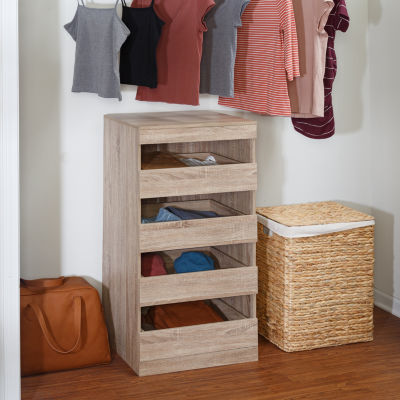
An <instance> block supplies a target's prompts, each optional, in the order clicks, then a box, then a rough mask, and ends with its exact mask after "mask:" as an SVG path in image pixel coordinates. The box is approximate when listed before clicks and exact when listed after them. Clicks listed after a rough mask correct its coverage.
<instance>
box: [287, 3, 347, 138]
mask: <svg viewBox="0 0 400 400" xmlns="http://www.w3.org/2000/svg"><path fill="white" fill-rule="evenodd" d="M334 1H335V6H334V7H333V9H332V11H331V13H330V15H329V18H328V21H327V23H326V25H325V30H326V32H327V33H328V35H329V38H328V48H327V51H326V66H325V77H324V88H325V115H324V116H323V117H320V118H292V122H293V126H294V129H296V131H297V132H300V133H301V134H302V135H304V136H307V137H309V138H312V139H327V138H329V137H331V136H333V134H334V133H335V118H334V115H333V104H332V88H333V82H334V80H335V77H336V71H337V63H336V53H335V36H336V31H338V30H340V31H342V32H346V31H347V29H348V27H349V22H350V18H349V14H348V12H347V8H346V1H345V0H334Z"/></svg>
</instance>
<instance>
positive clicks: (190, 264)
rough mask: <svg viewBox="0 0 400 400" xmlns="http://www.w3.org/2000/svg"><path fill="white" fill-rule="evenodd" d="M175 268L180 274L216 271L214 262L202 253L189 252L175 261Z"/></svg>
mask: <svg viewBox="0 0 400 400" xmlns="http://www.w3.org/2000/svg"><path fill="white" fill-rule="evenodd" d="M174 268H175V271H176V272H177V273H178V274H182V273H186V272H199V271H210V270H213V269H214V260H213V259H212V258H211V257H209V256H208V255H207V254H204V253H202V252H200V251H187V252H185V253H182V255H181V256H180V257H178V258H177V259H176V260H175V261H174Z"/></svg>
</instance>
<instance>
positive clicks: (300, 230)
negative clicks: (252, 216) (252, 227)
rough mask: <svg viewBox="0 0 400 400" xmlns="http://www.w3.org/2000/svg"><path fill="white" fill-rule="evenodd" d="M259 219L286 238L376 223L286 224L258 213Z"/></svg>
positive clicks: (318, 234) (321, 233) (317, 234)
mask: <svg viewBox="0 0 400 400" xmlns="http://www.w3.org/2000/svg"><path fill="white" fill-rule="evenodd" d="M257 219H258V222H260V223H261V224H263V225H264V226H265V227H266V228H267V229H269V230H270V231H272V232H274V233H276V234H277V235H279V236H282V237H285V238H302V237H311V236H320V235H326V234H328V233H335V232H342V231H348V230H350V229H356V228H364V227H365V226H372V225H375V220H370V221H359V222H343V223H338V224H325V225H306V226H286V225H283V224H280V223H279V222H276V221H272V220H271V219H268V218H266V217H264V216H262V215H259V214H257Z"/></svg>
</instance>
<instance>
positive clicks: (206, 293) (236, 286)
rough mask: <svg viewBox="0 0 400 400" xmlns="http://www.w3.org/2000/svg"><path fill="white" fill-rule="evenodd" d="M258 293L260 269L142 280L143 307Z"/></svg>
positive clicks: (194, 273)
mask: <svg viewBox="0 0 400 400" xmlns="http://www.w3.org/2000/svg"><path fill="white" fill-rule="evenodd" d="M257 291H258V288H257V267H243V268H234V269H231V268H227V269H220V270H213V271H202V272H191V273H186V274H172V275H162V276H153V277H146V278H145V277H141V278H140V305H141V306H142V307H145V306H153V305H156V304H171V303H180V302H184V301H195V300H205V299H215V298H219V297H229V296H242V295H248V294H256V293H257Z"/></svg>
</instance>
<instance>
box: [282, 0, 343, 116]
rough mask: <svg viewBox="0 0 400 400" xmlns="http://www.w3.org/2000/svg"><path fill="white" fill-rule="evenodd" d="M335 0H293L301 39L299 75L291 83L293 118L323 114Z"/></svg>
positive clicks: (290, 93)
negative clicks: (329, 25) (329, 28)
mask: <svg viewBox="0 0 400 400" xmlns="http://www.w3.org/2000/svg"><path fill="white" fill-rule="evenodd" d="M334 5H335V4H334V2H333V0H293V8H294V15H295V19H296V29H297V37H298V41H299V61H300V77H298V78H296V79H294V80H293V81H291V82H288V90H289V97H290V104H291V108H292V117H299V118H315V117H323V116H324V74H325V59H326V49H327V45H328V33H327V32H326V31H325V25H326V23H327V21H328V17H329V14H330V12H331V10H332V8H333V6H334Z"/></svg>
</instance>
